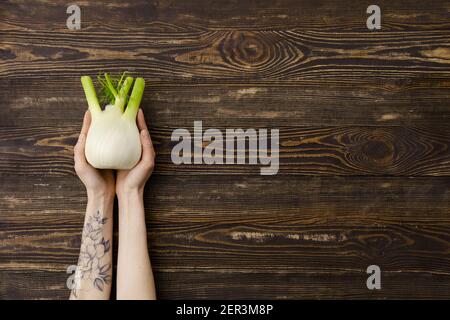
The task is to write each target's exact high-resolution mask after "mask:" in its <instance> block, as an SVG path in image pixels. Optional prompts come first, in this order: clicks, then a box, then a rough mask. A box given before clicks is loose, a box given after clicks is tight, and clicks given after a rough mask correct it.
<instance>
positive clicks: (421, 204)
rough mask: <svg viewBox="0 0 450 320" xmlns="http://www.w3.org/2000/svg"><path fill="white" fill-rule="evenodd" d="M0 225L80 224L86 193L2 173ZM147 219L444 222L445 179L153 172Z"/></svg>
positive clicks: (449, 186)
mask: <svg viewBox="0 0 450 320" xmlns="http://www.w3.org/2000/svg"><path fill="white" fill-rule="evenodd" d="M0 200H1V201H0V226H1V227H4V228H11V229H14V228H16V227H19V230H20V228H23V223H24V221H26V222H27V223H29V226H30V227H32V226H45V225H46V224H48V225H51V226H54V225H60V226H66V225H68V226H71V227H80V228H81V225H82V222H83V216H84V209H85V207H86V191H85V189H84V186H83V185H82V183H81V182H80V181H79V179H78V178H77V177H75V176H72V177H67V178H64V179H61V178H60V177H52V176H49V177H36V176H32V175H4V176H2V179H1V180H0ZM144 202H145V207H146V208H147V209H146V210H147V215H148V217H149V219H151V221H152V225H153V224H155V223H157V224H161V225H171V224H173V225H176V224H177V223H179V222H180V221H185V222H186V223H188V224H191V223H192V224H194V223H205V224H211V223H217V222H220V223H228V224H232V223H233V222H240V223H243V224H255V223H257V224H258V225H269V226H270V225H272V226H273V225H283V223H290V224H293V225H297V224H299V225H301V224H308V225H310V224H314V223H319V224H326V223H327V222H328V221H332V222H333V224H335V225H338V226H341V227H344V226H345V225H346V224H354V223H360V224H364V225H366V226H372V227H373V226H377V225H378V224H380V223H381V224H383V225H389V224H395V225H397V224H403V223H406V224H411V225H414V226H425V227H426V226H429V225H431V226H432V225H441V226H445V225H448V224H450V216H449V214H448V213H449V205H450V180H449V179H448V178H447V177H439V178H438V177H396V178H392V177H308V176H283V177H277V176H275V177H262V176H258V175H255V176H239V175H236V176H224V175H203V176H185V175H177V176H167V175H153V176H152V178H151V179H150V181H149V182H148V184H147V188H146V190H145V194H144Z"/></svg>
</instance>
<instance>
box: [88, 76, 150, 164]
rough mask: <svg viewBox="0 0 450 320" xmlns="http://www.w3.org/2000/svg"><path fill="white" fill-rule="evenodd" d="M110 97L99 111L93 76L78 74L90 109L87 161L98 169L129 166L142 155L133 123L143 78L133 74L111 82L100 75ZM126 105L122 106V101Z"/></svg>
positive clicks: (140, 97) (100, 79) (140, 95)
mask: <svg viewBox="0 0 450 320" xmlns="http://www.w3.org/2000/svg"><path fill="white" fill-rule="evenodd" d="M99 81H100V83H101V84H102V86H103V89H104V90H105V92H106V93H105V94H107V95H108V96H109V97H110V104H108V105H106V107H105V109H104V110H102V109H101V107H100V104H99V101H98V99H97V95H96V93H95V88H94V85H93V83H92V79H91V78H90V77H89V76H83V77H81V83H82V85H83V89H84V92H85V94H86V100H87V102H88V105H89V111H90V112H91V117H92V121H91V126H90V127H89V131H88V134H87V138H86V147H85V155H86V159H87V161H88V162H89V163H90V164H91V165H92V166H93V167H95V168H98V169H116V170H122V169H131V168H133V167H134V166H135V165H136V164H137V163H138V161H139V159H140V158H141V152H142V150H141V140H140V135H139V130H138V128H137V125H136V115H137V112H138V110H139V104H140V102H141V99H142V95H143V93H144V86H145V82H144V79H143V78H137V79H136V80H135V81H134V79H133V78H132V77H127V78H126V79H125V80H124V79H123V75H122V77H121V78H120V81H118V82H117V84H114V83H113V81H112V80H111V79H110V77H109V76H108V74H105V75H104V78H99ZM133 81H134V86H133V90H132V92H131V95H130V97H129V99H128V91H129V90H130V88H131V85H132V83H133ZM127 100H128V105H127V107H126V109H125V104H126V102H127Z"/></svg>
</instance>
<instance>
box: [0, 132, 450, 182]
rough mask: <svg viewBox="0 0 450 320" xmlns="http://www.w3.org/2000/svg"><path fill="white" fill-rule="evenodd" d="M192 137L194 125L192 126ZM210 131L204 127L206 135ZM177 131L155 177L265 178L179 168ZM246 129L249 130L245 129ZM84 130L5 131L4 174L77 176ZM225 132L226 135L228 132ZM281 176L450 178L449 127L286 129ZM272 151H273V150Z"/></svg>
mask: <svg viewBox="0 0 450 320" xmlns="http://www.w3.org/2000/svg"><path fill="white" fill-rule="evenodd" d="M187 128H188V129H190V132H191V133H192V135H193V134H194V130H193V127H192V125H191V126H190V127H187ZM207 128H208V127H204V129H205V130H206V129H207ZM174 129H175V128H172V129H163V128H154V129H152V130H151V135H152V139H153V141H154V145H155V149H156V152H157V154H158V158H157V165H156V169H155V174H174V173H175V172H176V173H177V174H179V173H182V174H186V175H199V174H259V170H260V167H262V166H261V165H260V164H257V165H250V164H248V152H247V155H246V159H247V160H246V163H247V164H246V165H241V164H239V165H238V164H234V165H226V164H224V165H206V164H202V165H196V164H181V165H175V164H173V162H172V160H171V151H172V148H173V146H174V145H175V144H177V142H172V141H171V139H170V137H171V134H172V132H173V130H174ZM243 129H246V128H243ZM78 130H79V129H78V127H76V128H74V127H67V126H66V127H64V128H57V129H56V130H55V128H54V127H29V128H26V129H25V128H14V127H5V128H3V129H0V139H1V140H2V141H3V143H2V145H3V157H2V159H1V160H0V169H1V171H0V174H3V173H8V174H11V173H14V172H16V173H17V174H26V175H46V176H48V175H66V174H73V145H74V143H75V141H76V138H77V134H78ZM223 132H225V130H223ZM18 146H20V150H19V152H18V151H17V147H18ZM279 146H280V171H279V173H278V174H280V175H292V174H295V175H347V176H348V175H393V176H449V175H450V148H449V147H450V130H449V128H448V127H447V128H440V129H439V128H427V129H423V128H408V127H393V126H389V127H388V126H376V127H350V126H346V127H343V128H340V127H322V128H301V127H300V128H295V127H293V126H292V127H289V128H281V129H280V141H279ZM269 151H270V150H269Z"/></svg>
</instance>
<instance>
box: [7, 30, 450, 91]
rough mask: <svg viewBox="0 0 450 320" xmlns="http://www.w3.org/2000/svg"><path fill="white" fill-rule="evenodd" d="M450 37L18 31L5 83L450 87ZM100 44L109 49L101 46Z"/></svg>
mask: <svg viewBox="0 0 450 320" xmlns="http://www.w3.org/2000/svg"><path fill="white" fill-rule="evenodd" d="M448 31H449V29H444V30H437V31H436V30H433V31H411V32H410V33H406V35H405V32H398V33H395V32H392V33H391V32H388V33H382V34H381V35H378V34H377V35H375V36H372V35H373V33H370V32H367V31H366V30H365V31H360V32H354V31H348V32H339V33H333V32H328V33H327V32H308V31H304V30H302V29H286V30H282V31H246V30H238V31H206V32H204V33H201V34H200V35H195V36H194V37H193V35H192V34H187V35H184V34H183V35H182V36H179V37H180V39H179V40H173V38H172V35H171V34H170V33H167V34H166V37H165V38H163V39H160V38H161V37H160V36H158V35H157V36H156V37H155V36H152V35H151V34H148V33H146V32H142V33H139V32H136V31H133V32H132V33H130V34H129V35H128V36H127V35H126V34H124V35H123V36H122V37H120V38H119V39H120V40H119V39H118V40H116V42H114V40H111V39H107V37H105V33H104V32H99V33H92V32H89V31H86V30H83V29H82V30H80V31H79V32H77V33H74V32H72V33H71V34H67V31H66V32H61V33H58V32H48V31H47V30H46V31H43V32H34V33H32V34H30V32H29V31H23V30H22V31H20V30H16V29H14V28H13V29H12V30H8V29H7V30H4V31H2V32H1V33H0V36H1V38H2V39H3V49H2V57H3V59H2V60H3V61H2V63H0V76H1V77H2V78H4V79H23V78H25V77H26V78H31V79H36V80H38V79H40V80H43V79H46V78H48V77H49V76H51V77H59V78H68V77H74V76H78V77H79V76H80V75H82V74H97V73H98V72H101V71H117V70H121V69H126V70H134V71H136V73H139V74H140V75H143V76H145V77H146V78H149V79H153V80H156V81H158V80H159V81H161V80H165V81H168V80H169V81H174V80H177V79H181V80H183V79H184V80H186V79H187V80H190V81H195V82H205V81H207V80H215V81H220V82H240V83H248V81H258V80H265V81H267V80H270V81H272V82H278V81H283V82H289V81H291V82H295V81H297V80H314V81H325V80H328V81H332V82H352V83H356V84H358V83H362V84H364V83H371V82H372V83H373V82H381V81H382V80H381V79H388V80H390V81H404V79H405V78H406V79H409V78H412V79H414V78H425V79H441V80H445V81H447V82H448V81H449V79H450V65H449V59H450V51H449V50H448V48H447V46H448V45H449V44H450V35H449V32H448ZM113 35H114V38H115V39H117V36H116V35H115V34H114V33H113ZM43 39H45V40H43ZM193 39H196V40H193ZM101 41H103V42H104V41H107V42H108V43H110V45H107V46H100V47H99V42H101ZM117 41H120V42H119V43H117ZM167 42H168V44H167ZM114 43H117V44H116V45H114Z"/></svg>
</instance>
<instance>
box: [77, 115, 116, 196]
mask: <svg viewBox="0 0 450 320" xmlns="http://www.w3.org/2000/svg"><path fill="white" fill-rule="evenodd" d="M90 125H91V113H90V112H89V111H86V113H85V114H84V119H83V127H82V128H81V132H80V135H79V137H78V141H77V144H76V145H75V147H74V149H73V153H74V161H75V172H76V173H77V175H78V177H79V178H80V180H81V181H82V182H83V184H84V186H85V187H86V191H87V193H88V195H114V188H115V185H114V175H113V172H112V170H101V169H96V168H94V167H93V166H91V165H90V164H89V163H88V162H87V160H86V156H85V154H84V148H85V145H86V136H87V133H88V130H89V126H90Z"/></svg>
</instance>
